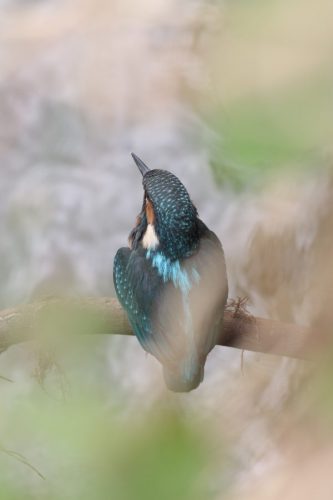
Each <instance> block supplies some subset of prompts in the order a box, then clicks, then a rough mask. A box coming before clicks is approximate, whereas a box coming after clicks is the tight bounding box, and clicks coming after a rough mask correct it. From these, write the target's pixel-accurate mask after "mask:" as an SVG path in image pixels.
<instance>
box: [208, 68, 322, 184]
mask: <svg viewBox="0 0 333 500" xmlns="http://www.w3.org/2000/svg"><path fill="white" fill-rule="evenodd" d="M331 84H332V82H331V77H330V75H328V76H326V77H325V76H322V78H320V79H316V80H314V81H313V80H312V81H309V82H306V83H305V84H303V83H302V84H301V85H296V86H293V87H292V88H288V89H287V90H285V91H280V92H274V93H269V94H265V95H255V96H250V97H247V98H244V99H241V100H237V101H236V102H234V103H231V104H230V105H229V106H227V107H224V108H223V109H218V110H217V111H215V112H214V113H212V115H211V116H210V117H209V122H210V125H211V126H212V128H213V130H214V132H215V133H216V137H217V138H218V140H217V141H216V142H215V143H214V144H212V168H213V170H214V173H215V175H216V178H217V180H218V181H219V182H221V183H223V182H231V183H233V184H236V185H242V184H245V183H249V182H252V181H255V182H256V181H257V180H258V178H262V177H265V176H267V175H269V174H274V173H275V172H277V171H279V172H281V171H283V170H284V171H289V170H295V169H300V168H301V169H306V168H308V167H309V166H314V165H315V166H316V167H317V166H318V157H319V156H320V155H321V153H322V152H323V151H325V149H326V148H327V146H328V144H329V132H330V122H331V112H332V109H331V106H329V105H328V104H329V102H330V100H329V97H330V93H331Z"/></svg>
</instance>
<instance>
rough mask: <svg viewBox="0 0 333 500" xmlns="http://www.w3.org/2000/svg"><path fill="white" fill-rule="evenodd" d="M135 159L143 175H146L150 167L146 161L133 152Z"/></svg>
mask: <svg viewBox="0 0 333 500" xmlns="http://www.w3.org/2000/svg"><path fill="white" fill-rule="evenodd" d="M131 155H132V158H133V160H134V161H135V163H136V165H137V167H138V169H139V170H140V172H141V174H142V176H144V175H145V174H146V173H147V172H149V170H150V168H148V167H147V165H146V164H145V163H143V161H142V160H140V158H139V157H138V156H136V155H135V154H134V153H131Z"/></svg>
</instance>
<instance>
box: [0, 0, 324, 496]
mask: <svg viewBox="0 0 333 500" xmlns="http://www.w3.org/2000/svg"><path fill="white" fill-rule="evenodd" d="M332 14H333V4H332V2H331V1H330V0H319V1H318V2H316V4H314V3H313V2H311V1H310V0H255V1H252V2H248V1H244V0H238V1H236V0H235V1H234V0H230V1H225V2H221V1H219V2H209V1H196V2H193V1H184V2H180V1H176V0H174V1H173V0H154V1H153V0H151V1H149V0H144V1H143V2H134V1H132V0H125V1H116V0H115V1H111V0H110V1H109V2H105V1H103V0H95V1H92V0H68V1H65V0H59V1H55V0H54V1H52V0H45V1H43V2H41V1H39V2H37V1H35V2H33V1H31V2H22V1H16V2H9V1H1V0H0V60H1V65H0V110H1V112H0V159H1V162H0V165H1V167H0V168H1V170H0V175H1V182H0V195H1V196H0V223H1V227H2V232H1V235H2V237H1V241H0V260H1V262H0V278H1V279H0V282H1V283H0V302H1V307H6V306H8V305H13V304H15V303H16V302H22V301H23V302H24V301H28V300H32V299H33V298H34V297H36V296H37V297H38V296H40V295H43V294H46V295H47V294H74V295H85V294H91V295H102V294H103V295H111V294H112V293H113V290H112V259H113V255H114V253H115V251H116V249H117V248H118V247H119V246H120V245H124V244H126V238H127V234H128V232H129V230H130V227H131V224H132V223H133V221H134V220H135V215H136V213H137V212H138V210H139V208H140V206H141V203H142V191H141V186H140V180H139V179H138V177H136V173H135V174H134V173H133V172H134V170H133V167H132V166H131V160H130V158H129V152H130V151H132V150H134V151H135V152H137V153H138V154H140V156H142V157H143V158H144V159H145V160H146V161H147V163H148V164H150V165H152V166H156V167H161V168H169V169H170V170H172V171H173V172H175V173H176V174H177V175H179V177H180V178H181V179H182V180H183V181H184V183H185V184H186V186H187V187H188V188H189V190H190V193H191V196H192V197H193V200H194V201H195V203H196V204H197V205H198V208H199V212H200V216H201V217H202V219H203V220H204V221H205V222H207V224H208V225H209V226H210V227H211V228H212V229H214V231H216V232H217V234H218V235H219V236H220V237H221V240H222V243H223V245H224V249H225V253H226V258H227V264H228V271H229V283H230V294H231V296H232V297H236V296H237V295H241V296H244V295H246V296H248V297H249V308H250V309H251V312H253V313H254V314H258V315H263V316H269V317H271V318H275V319H278V320H281V321H290V322H299V323H304V324H307V325H310V326H312V327H314V328H317V329H318V331H320V332H321V333H327V335H328V336H329V335H331V333H332V324H333V317H332V307H331V304H332V300H333V297H332V282H333V271H332V269H333V267H332V256H331V249H332V235H333V218H332V206H333V203H332V200H333V182H332V174H331V159H330V155H331V153H332V150H331V135H332V126H331V124H332V75H333V68H332V57H331V56H332V54H331V49H332V42H333V31H332V29H331V22H332V18H333V15H332ZM322 166H325V168H322ZM210 167H212V168H213V171H214V173H215V178H216V180H218V181H219V187H218V188H217V187H216V185H215V184H214V183H213V182H212V180H211V179H210V173H211V172H210V170H209V168H210ZM133 175H134V176H133ZM253 185H255V186H256V188H257V189H256V190H253V191H252V190H251V189H248V188H250V187H252V186H253ZM258 185H260V189H259V188H258ZM235 186H236V187H239V188H241V189H238V190H233V189H232V188H234V187H235ZM57 319H59V318H57ZM46 323H47V324H45V325H41V326H40V332H39V333H40V334H41V337H42V338H43V339H44V341H42V342H40V343H39V344H33V345H31V344H28V345H24V346H17V347H14V348H11V349H9V350H8V351H7V352H4V353H1V355H0V375H3V376H4V377H8V378H9V379H10V380H13V382H10V381H8V380H6V379H5V378H0V394H1V414H0V470H1V474H0V498H1V499H4V500H11V499H13V500H14V499H15V500H19V499H20V500H21V499H23V498H24V499H41V500H42V499H43V500H44V499H46V498H47V499H51V500H52V499H54V500H58V499H62V500H63V499H71V500H72V499H80V500H81V499H83V500H84V499H92V498H93V499H96V500H99V499H115V500H122V499H124V500H131V499H135V500H141V499H142V500H149V499H159V500H164V499H165V500H167V499H171V498H172V499H173V500H176V499H179V500H184V499H187V498H191V499H194V500H195V499H205V500H206V499H210V498H212V499H223V498H226V499H233V498H234V499H235V500H240V499H241V498H244V499H246V500H248V499H251V498H255V499H256V500H258V499H261V498H262V499H265V500H267V499H268V498H272V499H279V500H280V499H281V498H283V499H284V500H288V499H290V500H295V499H296V500H297V499H298V498H299V499H302V500H307V499H309V500H310V499H311V500H313V498H318V499H320V500H322V499H326V498H327V499H329V500H331V498H332V491H333V481H332V477H331V470H332V464H333V451H332V450H333V442H332V409H333V401H332V395H331V392H332V391H330V386H331V379H332V375H333V374H332V368H331V367H332V359H331V357H332V356H331V355H332V353H331V349H330V347H328V348H326V346H324V347H323V348H322V349H321V346H320V345H319V346H315V348H316V350H317V349H318V359H319V361H318V363H315V364H311V366H309V364H307V363H302V362H299V361H298V362H297V361H292V360H286V359H279V358H276V357H273V356H263V355H261V356H259V355H258V356H256V355H250V354H247V353H245V355H244V359H243V360H241V358H240V355H239V354H238V353H236V352H233V351H231V350H228V349H219V348H217V349H214V351H213V353H212V354H211V355H210V357H209V360H208V363H207V369H206V377H205V382H204V384H202V386H200V388H199V389H198V390H197V391H194V392H193V393H191V394H188V395H175V394H172V393H169V392H168V391H166V389H165V387H164V385H163V382H162V376H161V372H160V367H159V366H158V365H157V364H156V363H155V362H154V360H153V359H151V358H150V357H146V356H145V354H144V353H143V351H142V349H141V348H140V347H139V346H138V343H137V342H136V341H135V339H134V338H122V339H117V338H113V339H105V338H98V336H97V335H96V336H94V337H93V338H90V337H89V336H84V337H79V336H78V337H75V338H67V336H65V335H64V334H63V333H64V332H63V331H62V328H61V321H60V323H58V321H54V320H52V321H50V320H49V319H48V320H46ZM84 326H85V328H82V330H85V329H86V328H88V325H87V324H85V325H84ZM75 328H79V329H81V328H80V324H78V325H76V326H75ZM89 328H91V329H93V328H94V324H93V323H92V324H89ZM73 329H74V325H73ZM95 329H96V330H98V331H99V329H101V325H100V324H99V323H98V325H97V324H96V325H95ZM101 333H102V332H101ZM49 340H51V342H50V343H48V341H49ZM322 351H325V352H324V355H323V352H322ZM318 367H319V368H318ZM2 450H3V451H2ZM6 450H7V451H8V450H9V451H13V452H14V453H12V454H10V453H9V454H8V453H6ZM15 452H16V453H19V454H20V456H17V457H16V458H18V459H19V458H21V461H20V460H16V458H15ZM22 459H23V460H22ZM24 460H26V461H28V462H29V464H31V466H33V467H35V468H36V469H37V470H38V471H40V472H41V474H42V475H43V476H44V477H45V479H42V478H41V477H40V476H39V475H38V474H37V473H36V472H35V471H34V470H33V469H31V468H29V467H28V466H27V464H24V463H22V462H24Z"/></svg>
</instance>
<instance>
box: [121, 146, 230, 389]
mask: <svg viewBox="0 0 333 500" xmlns="http://www.w3.org/2000/svg"><path fill="white" fill-rule="evenodd" d="M133 158H134V160H135V162H136V164H137V165H138V167H139V169H140V170H141V172H142V174H143V187H144V192H145V196H144V202H143V207H142V210H141V213H140V214H139V216H138V218H137V224H136V226H135V227H134V229H133V230H132V231H131V233H130V236H129V244H130V248H121V249H119V250H118V252H117V254H116V257H115V260H114V283H115V289H116V293H117V296H118V299H119V301H120V303H121V304H122V306H123V308H124V309H125V310H126V312H127V315H128V318H129V321H130V323H131V325H132V328H133V330H134V333H135V335H136V336H137V338H138V340H139V342H140V344H141V345H142V347H143V348H144V349H145V350H146V351H147V352H149V353H151V354H152V355H154V356H155V357H156V358H157V359H158V360H159V361H160V362H161V363H162V365H163V370H164V377H165V381H166V384H167V386H168V387H169V388H170V389H171V390H174V391H189V390H192V389H194V388H195V387H197V386H198V385H199V384H200V382H201V381H202V379H203V370H204V364H205V361H206V357H207V355H208V353H209V352H210V350H211V349H212V348H213V347H214V346H215V344H216V341H217V335H218V334H219V333H220V331H221V324H222V321H223V311H224V306H225V303H226V299H227V293H228V286H227V276H226V269H225V261H224V255H223V250H222V246H221V244H220V242H219V240H218V238H217V237H216V235H215V234H214V233H213V232H211V231H210V230H209V229H208V228H207V227H206V226H205V224H204V223H203V222H202V221H201V220H200V219H199V218H198V214H197V210H196V208H195V207H194V205H193V203H192V201H191V199H190V197H189V195H188V193H187V191H186V189H185V187H184V186H183V184H182V183H181V182H180V181H179V179H178V178H177V177H176V176H174V175H173V174H171V173H170V172H167V171H165V170H149V169H148V167H147V166H146V165H145V164H144V163H143V162H142V161H141V160H140V159H139V158H137V157H136V156H135V155H133Z"/></svg>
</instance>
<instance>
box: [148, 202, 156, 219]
mask: <svg viewBox="0 0 333 500" xmlns="http://www.w3.org/2000/svg"><path fill="white" fill-rule="evenodd" d="M146 216H147V221H148V224H154V222H155V213H154V209H153V205H152V203H151V201H149V200H147V201H146Z"/></svg>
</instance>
